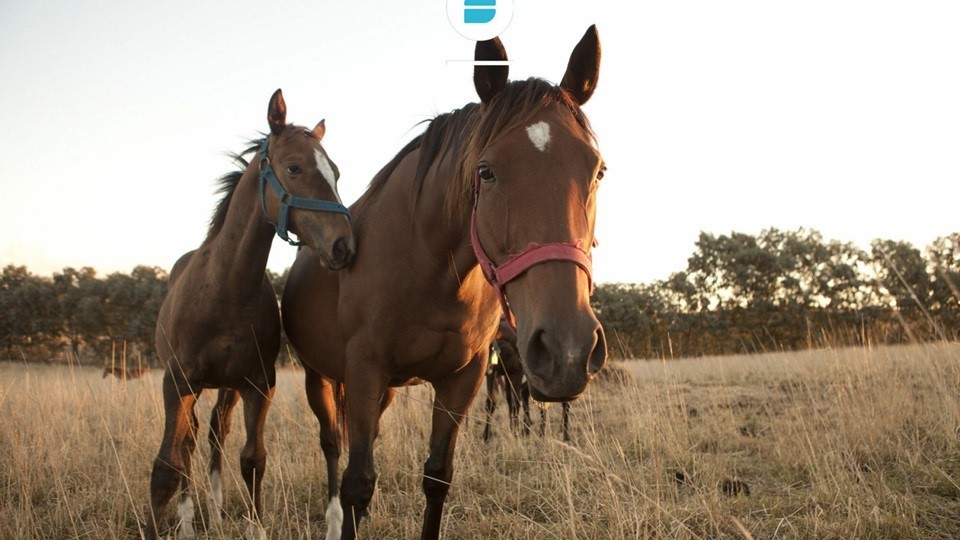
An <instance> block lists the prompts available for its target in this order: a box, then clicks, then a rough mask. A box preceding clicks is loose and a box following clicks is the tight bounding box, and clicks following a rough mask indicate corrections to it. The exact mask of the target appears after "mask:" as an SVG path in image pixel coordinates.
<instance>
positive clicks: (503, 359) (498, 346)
mask: <svg viewBox="0 0 960 540" xmlns="http://www.w3.org/2000/svg"><path fill="white" fill-rule="evenodd" d="M490 348H491V349H493V350H491V355H492V354H493V353H494V352H496V358H497V362H496V363H495V364H494V363H493V362H492V361H491V362H490V365H489V366H487V377H486V379H487V399H486V401H485V402H484V410H485V411H486V423H485V424H484V427H483V440H485V441H488V440H490V431H491V428H492V427H493V412H494V410H496V407H497V391H498V389H499V390H500V391H502V392H503V395H504V397H506V400H507V410H508V412H509V418H510V428H511V429H512V430H513V432H514V433H517V432H520V431H521V428H522V433H523V434H524V435H529V434H530V425H531V424H532V422H531V420H530V386H529V385H528V384H527V378H526V377H525V376H524V374H523V364H522V363H521V361H520V351H519V349H517V334H516V333H515V332H514V331H513V329H512V328H510V323H509V322H507V320H506V319H500V325H499V326H498V327H497V334H496V335H495V336H494V338H493V341H492V342H490ZM521 408H523V423H522V424H521V422H520V409H521ZM541 420H542V417H541Z"/></svg>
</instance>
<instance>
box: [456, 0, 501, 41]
mask: <svg viewBox="0 0 960 540" xmlns="http://www.w3.org/2000/svg"><path fill="white" fill-rule="evenodd" d="M447 19H449V20H450V25H451V26H453V29H454V30H456V31H457V33H458V34H460V35H461V36H463V37H465V38H467V39H472V40H474V41H484V40H487V39H493V38H495V37H497V36H499V35H500V34H502V33H503V31H504V30H506V29H507V27H508V26H510V21H511V20H512V19H513V0H447Z"/></svg>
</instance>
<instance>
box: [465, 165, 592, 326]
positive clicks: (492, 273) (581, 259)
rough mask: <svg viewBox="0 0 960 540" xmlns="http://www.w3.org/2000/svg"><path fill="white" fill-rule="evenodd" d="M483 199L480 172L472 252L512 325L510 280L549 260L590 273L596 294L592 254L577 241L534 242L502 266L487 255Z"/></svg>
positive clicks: (472, 217)
mask: <svg viewBox="0 0 960 540" xmlns="http://www.w3.org/2000/svg"><path fill="white" fill-rule="evenodd" d="M479 202H480V172H479V171H477V175H476V178H475V180H474V182H473V210H472V211H471V213H470V244H471V245H472V246H473V253H474V255H476V257H477V262H478V263H479V264H480V270H482V271H483V276H484V277H485V278H487V281H488V282H489V283H490V284H491V285H493V287H494V288H495V289H496V290H497V296H498V297H499V298H500V308H501V309H502V310H503V315H504V317H506V319H507V321H508V322H509V323H510V327H511V328H513V329H514V330H516V329H517V325H516V321H515V320H514V318H513V313H512V312H511V311H510V304H509V302H507V289H506V286H507V283H509V282H511V281H513V280H514V279H516V278H518V277H520V275H522V274H523V273H524V272H526V271H527V270H529V269H530V268H532V267H534V266H536V265H538V264H543V263H545V262H550V261H566V262H572V263H574V264H576V265H577V266H579V267H580V268H582V269H583V271H584V272H586V274H587V282H588V283H589V284H590V294H593V275H592V273H593V270H592V269H593V259H592V258H591V257H590V254H589V253H587V252H586V251H584V249H583V248H582V247H580V241H577V243H576V244H568V243H564V242H553V243H549V244H537V243H533V242H531V243H530V244H529V245H527V248H526V249H524V250H523V251H521V252H520V253H515V254H513V255H510V256H509V257H508V258H507V260H506V261H504V262H503V263H502V264H500V266H497V265H496V264H494V262H493V261H492V260H491V259H490V257H488V256H487V253H486V252H485V251H484V250H483V246H482V245H481V244H480V233H479V232H478V229H477V206H478V204H479Z"/></svg>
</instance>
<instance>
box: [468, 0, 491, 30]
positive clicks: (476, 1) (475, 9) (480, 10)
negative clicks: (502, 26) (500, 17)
mask: <svg viewBox="0 0 960 540" xmlns="http://www.w3.org/2000/svg"><path fill="white" fill-rule="evenodd" d="M463 5H464V6H465V7H466V9H464V10H463V22H464V23H466V24H486V23H488V22H490V21H492V20H493V18H494V17H495V16H496V15H497V10H496V6H497V0H464V2H463Z"/></svg>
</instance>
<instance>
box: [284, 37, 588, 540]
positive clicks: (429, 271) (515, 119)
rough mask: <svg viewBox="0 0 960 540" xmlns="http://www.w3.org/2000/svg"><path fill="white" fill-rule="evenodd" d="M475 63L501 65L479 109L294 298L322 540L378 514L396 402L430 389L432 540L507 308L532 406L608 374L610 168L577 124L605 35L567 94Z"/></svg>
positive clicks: (377, 204) (480, 80) (307, 257)
mask: <svg viewBox="0 0 960 540" xmlns="http://www.w3.org/2000/svg"><path fill="white" fill-rule="evenodd" d="M475 57H476V59H477V60H478V61H494V63H493V65H490V63H489V62H483V63H480V64H478V65H477V66H476V67H475V68H474V86H475V88H476V91H477V94H478V95H479V97H480V101H481V103H479V104H477V103H471V104H468V105H466V106H464V107H463V108H462V109H458V110H455V111H453V112H450V113H446V114H441V115H440V116H438V117H436V118H434V119H433V120H432V121H431V122H430V123H429V124H428V126H427V129H426V131H425V132H424V133H423V134H421V135H420V136H418V137H416V138H415V139H414V140H412V141H411V142H410V143H409V144H407V146H406V147H405V148H403V149H402V150H401V151H400V152H399V153H398V154H397V156H396V157H394V158H393V160H391V161H390V162H389V163H388V164H387V165H386V166H385V167H384V168H383V170H381V171H380V172H379V173H378V175H377V176H376V177H375V178H374V180H373V182H371V185H370V187H369V188H368V190H367V191H366V193H365V194H364V195H363V196H362V197H361V198H360V199H359V200H358V201H357V202H356V203H355V204H354V205H353V207H352V209H351V211H352V212H353V213H354V222H353V223H354V227H355V232H356V235H357V239H358V251H357V259H356V261H355V262H354V264H353V265H352V266H351V267H350V268H349V269H348V270H346V271H344V272H340V273H339V274H337V273H333V272H327V271H324V270H323V269H322V268H321V265H320V261H319V260H318V258H317V256H316V255H315V254H313V253H311V252H309V251H305V250H304V251H301V252H300V253H298V255H297V259H296V261H295V262H294V264H293V267H292V268H291V270H290V276H289V278H288V281H287V284H286V287H285V289H284V294H283V319H284V328H285V329H286V331H287V335H288V336H289V338H290V342H291V343H292V344H293V346H294V347H295V348H296V350H297V352H298V353H299V355H300V359H301V361H302V362H303V364H304V365H305V366H306V391H307V397H308V400H309V403H310V405H311V406H312V408H313V410H314V412H315V413H316V415H317V418H318V419H319V420H320V429H321V447H322V448H323V451H324V456H325V458H326V459H327V467H328V470H327V474H328V478H329V480H330V484H329V488H330V499H329V504H328V507H327V516H328V519H327V526H328V529H327V538H336V537H338V536H340V537H342V538H349V539H352V538H354V537H355V535H356V528H357V525H358V523H359V521H360V520H361V518H362V517H363V516H364V515H366V513H367V508H368V506H369V504H370V500H371V498H372V497H373V492H374V487H375V484H376V479H377V474H376V471H375V468H374V463H373V443H374V440H375V439H376V437H377V432H378V429H379V422H380V415H381V413H382V411H383V409H384V408H385V404H386V403H388V402H389V398H390V396H391V395H392V392H391V390H390V388H391V387H395V386H398V385H403V384H405V383H407V382H409V381H410V380H412V379H415V378H419V379H421V380H423V381H426V382H429V383H431V384H432V385H433V388H434V390H435V396H434V412H433V426H432V430H431V434H430V443H429V444H430V455H429V458H428V459H427V461H426V463H425V465H424V467H423V491H424V494H425V495H426V510H425V512H424V514H423V529H422V536H423V537H424V538H437V537H438V536H439V534H440V518H441V515H442V512H443V504H444V500H445V499H446V495H447V491H448V490H449V489H450V480H451V479H452V477H453V457H454V448H455V445H456V440H457V434H458V432H459V429H460V425H461V422H462V420H463V418H464V415H465V414H466V412H467V409H468V407H469V406H470V403H471V402H472V401H473V399H474V397H475V396H476V394H477V391H478V390H479V388H480V384H481V382H482V381H483V374H484V371H485V367H486V360H487V348H488V346H489V343H490V339H491V337H492V336H493V334H494V330H495V329H496V326H497V320H498V318H499V316H500V313H499V312H500V309H498V303H499V304H500V305H501V306H502V307H504V308H506V307H507V304H506V296H509V308H508V309H509V312H512V314H511V313H508V316H511V317H512V316H513V315H515V316H516V322H517V329H518V336H519V337H518V344H519V346H520V351H521V353H523V363H524V370H525V371H526V374H527V379H528V380H529V382H530V391H531V394H532V395H533V397H534V398H536V399H538V400H541V401H558V400H559V401H563V400H570V399H574V398H576V397H577V396H579V395H580V394H581V393H583V392H584V391H585V390H586V388H587V385H588V383H589V382H590V379H591V378H592V377H593V376H594V374H596V373H597V372H598V371H599V370H600V368H601V367H602V366H603V363H604V361H605V359H606V342H605V338H604V335H603V330H602V328H601V327H600V323H599V322H598V321H597V318H596V317H595V316H594V314H593V310H592V309H591V308H590V302H589V295H590V292H591V288H592V281H591V276H590V267H591V263H590V255H589V252H590V250H591V248H592V245H593V239H594V221H595V218H596V190H597V187H598V185H599V180H600V178H601V177H602V175H603V170H604V163H603V159H601V157H600V154H599V151H598V150H597V148H596V143H595V139H594V136H593V134H592V131H591V129H590V127H589V123H588V121H587V118H586V116H585V115H584V113H583V111H582V110H581V108H580V106H581V105H582V104H583V103H585V102H586V101H587V100H588V99H589V98H590V96H591V95H592V94H593V91H594V88H595V85H596V82H597V76H598V73H599V61H600V41H599V37H598V35H597V32H596V29H595V28H594V27H591V28H590V29H589V30H588V31H587V32H586V34H585V35H584V37H583V39H582V40H581V41H580V42H579V44H578V45H577V46H576V48H575V49H574V51H573V53H572V55H571V57H570V61H569V64H568V67H567V71H566V73H565V74H564V76H563V80H562V82H561V83H560V85H559V86H555V85H553V84H551V83H549V82H547V81H544V80H542V79H535V78H531V79H528V80H525V81H513V82H508V81H507V70H508V67H507V65H505V61H506V53H505V52H504V49H503V46H502V45H501V44H500V41H499V39H494V40H492V41H481V42H478V43H477V47H476V56H475ZM496 61H499V63H498V62H496ZM540 263H544V264H540ZM488 281H489V283H488ZM490 283H494V284H496V286H495V287H491V286H490ZM498 291H500V292H501V293H503V294H498ZM504 295H505V296H504ZM330 381H337V382H342V383H344V387H345V389H346V391H345V394H344V396H343V401H344V402H343V403H342V405H343V406H344V407H345V415H346V425H347V428H348V429H347V431H348V433H349V444H348V446H349V451H350V454H349V455H350V459H349V463H348V465H347V468H346V470H345V471H344V473H343V485H342V488H341V489H340V491H339V495H340V499H342V500H341V501H339V503H338V500H337V497H336V494H337V483H336V470H337V459H338V456H339V449H338V446H337V443H338V440H339V436H338V434H337V430H336V426H337V414H336V408H335V407H336V401H335V400H334V398H333V395H334V392H333V387H332V384H331V382H330ZM341 506H342V513H341ZM342 518H345V519H343V529H342V535H341V534H339V533H338V531H337V529H338V528H339V521H340V519H342Z"/></svg>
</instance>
